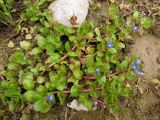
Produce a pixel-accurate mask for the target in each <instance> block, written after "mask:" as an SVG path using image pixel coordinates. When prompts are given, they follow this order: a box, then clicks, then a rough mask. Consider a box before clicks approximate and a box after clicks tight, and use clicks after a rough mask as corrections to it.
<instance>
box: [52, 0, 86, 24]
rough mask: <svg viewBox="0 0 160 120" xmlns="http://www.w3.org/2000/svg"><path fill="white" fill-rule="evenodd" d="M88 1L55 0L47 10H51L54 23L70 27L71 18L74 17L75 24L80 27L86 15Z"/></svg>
mask: <svg viewBox="0 0 160 120" xmlns="http://www.w3.org/2000/svg"><path fill="white" fill-rule="evenodd" d="M88 8H89V1H88V0H56V1H55V2H53V3H51V5H50V6H49V9H51V10H52V13H53V19H54V21H55V22H58V23H61V24H63V25H64V26H66V27H72V26H73V24H71V23H72V22H70V21H71V18H72V17H73V16H76V18H77V20H76V24H77V25H81V24H82V23H83V22H84V21H85V19H86V16H87V14H88Z"/></svg>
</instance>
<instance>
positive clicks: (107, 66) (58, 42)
mask: <svg viewBox="0 0 160 120" xmlns="http://www.w3.org/2000/svg"><path fill="white" fill-rule="evenodd" d="M42 4H44V3H43V2H42V1H40V2H38V1H37V3H35V4H31V3H30V2H29V1H28V0H25V5H26V10H25V12H23V13H22V14H21V20H22V21H23V23H30V22H31V24H33V23H35V25H36V24H37V23H38V25H37V27H38V31H36V32H31V33H29V34H28V33H27V35H26V39H25V40H23V41H21V42H20V48H17V49H16V50H15V52H14V53H13V54H12V55H11V56H10V57H9V59H8V63H6V70H5V71H3V72H2V74H3V76H4V78H5V79H4V80H2V81H1V82H0V98H1V100H2V102H3V103H4V105H6V106H8V107H9V110H10V111H14V110H15V109H16V108H23V106H24V104H31V105H33V109H34V110H35V111H40V112H43V113H45V112H48V111H49V110H50V108H51V107H52V106H53V105H54V104H55V103H56V102H60V103H61V104H63V103H64V101H65V98H66V97H67V96H69V97H72V98H76V99H78V100H79V101H80V102H81V103H83V104H84V105H85V106H86V107H87V108H88V109H92V107H93V103H94V101H97V102H100V103H101V104H104V105H106V106H107V107H108V108H109V110H110V112H111V113H113V112H115V111H118V110H119V103H118V98H119V97H120V96H124V97H128V96H129V95H130V94H131V88H130V87H128V86H127V80H132V79H133V78H134V77H136V76H137V75H140V74H142V68H143V67H142V65H141V61H140V59H139V58H138V57H133V58H132V59H130V58H129V57H128V56H127V55H125V54H123V55H122V53H124V52H123V51H124V49H125V44H124V43H125V41H126V40H129V39H130V38H131V37H132V34H133V35H134V34H136V33H142V32H144V30H146V29H148V28H150V26H151V23H152V22H151V20H150V19H149V18H148V17H143V16H141V15H140V13H139V12H137V11H136V12H134V14H133V15H132V16H129V17H128V18H125V19H124V18H121V17H120V11H119V9H118V8H117V7H115V6H110V7H109V9H108V14H107V15H106V23H104V26H103V27H97V26H94V25H93V23H92V22H89V21H86V22H85V23H84V24H83V25H82V26H80V27H78V28H64V27H63V26H62V25H60V24H55V23H53V22H52V19H51V18H52V17H51V14H50V11H49V10H47V9H45V10H43V11H42V10H41V9H40V7H41V5H42ZM33 11H34V12H35V13H34V14H33ZM19 26H20V25H19ZM21 28H22V29H23V26H22V25H21V27H19V29H21ZM32 29H33V27H32ZM33 31H34V30H33ZM56 98H58V100H57V99H56Z"/></svg>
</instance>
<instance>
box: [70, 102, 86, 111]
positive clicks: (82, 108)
mask: <svg viewBox="0 0 160 120" xmlns="http://www.w3.org/2000/svg"><path fill="white" fill-rule="evenodd" d="M67 106H68V107H70V108H71V109H73V110H77V111H88V109H87V108H86V107H85V106H84V105H83V104H80V103H79V102H78V100H76V99H74V100H73V101H72V102H70V103H68V104H67Z"/></svg>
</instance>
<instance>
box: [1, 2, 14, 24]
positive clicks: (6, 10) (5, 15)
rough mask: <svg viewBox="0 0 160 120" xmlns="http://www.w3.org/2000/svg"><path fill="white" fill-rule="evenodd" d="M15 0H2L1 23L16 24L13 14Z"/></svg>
mask: <svg viewBox="0 0 160 120" xmlns="http://www.w3.org/2000/svg"><path fill="white" fill-rule="evenodd" d="M13 2H14V0H0V23H2V24H5V25H8V26H14V25H15V22H14V21H13V19H12V15H11V8H12V5H13Z"/></svg>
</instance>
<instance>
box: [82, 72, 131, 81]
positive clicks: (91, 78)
mask: <svg viewBox="0 0 160 120" xmlns="http://www.w3.org/2000/svg"><path fill="white" fill-rule="evenodd" d="M126 72H128V70H125V71H115V72H112V73H110V74H109V75H108V78H110V77H112V76H114V75H118V74H122V73H126ZM83 78H84V79H88V80H96V77H94V76H84V77H83Z"/></svg>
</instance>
